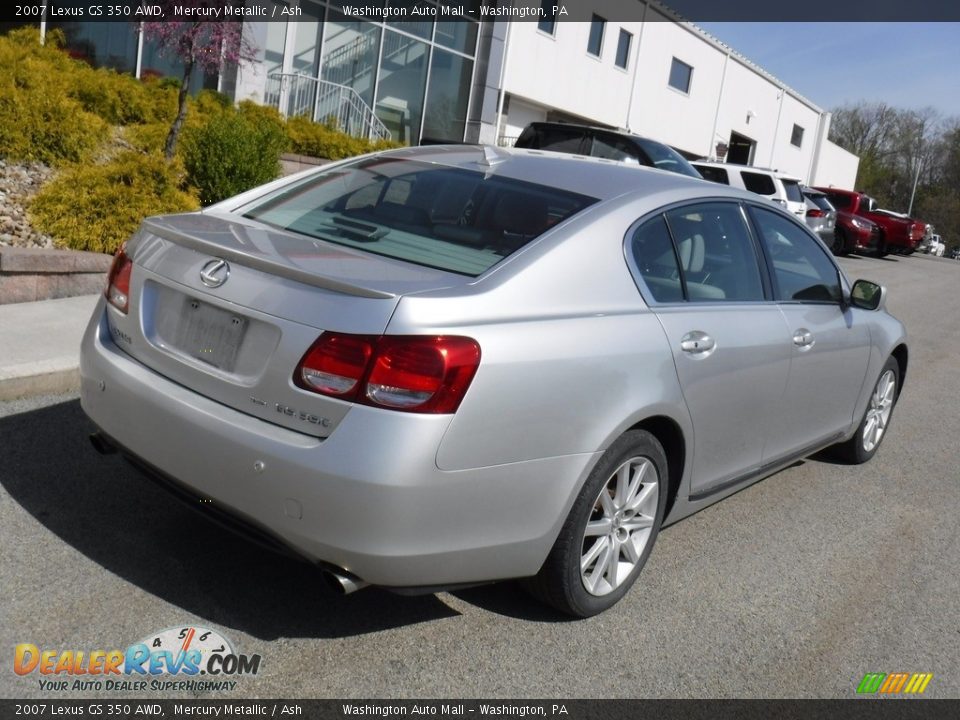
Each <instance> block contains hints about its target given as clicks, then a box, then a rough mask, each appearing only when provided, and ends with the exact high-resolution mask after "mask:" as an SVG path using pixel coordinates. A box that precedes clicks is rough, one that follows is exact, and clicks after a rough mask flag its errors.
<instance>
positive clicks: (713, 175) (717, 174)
mask: <svg viewBox="0 0 960 720" xmlns="http://www.w3.org/2000/svg"><path fill="white" fill-rule="evenodd" d="M694 167H695V168H696V169H697V170H699V171H700V174H701V175H703V178H704V180H709V181H710V182H715V183H720V184H721V185H729V184H730V178H729V177H727V171H726V170H724V169H723V168H718V167H710V166H709V165H694Z"/></svg>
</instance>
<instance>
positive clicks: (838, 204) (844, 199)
mask: <svg viewBox="0 0 960 720" xmlns="http://www.w3.org/2000/svg"><path fill="white" fill-rule="evenodd" d="M827 197H828V198H830V204H831V205H833V206H834V207H835V208H838V209H841V210H842V209H845V208H848V207H850V205H851V202H852V200H851V198H850V196H849V195H841V194H840V193H827Z"/></svg>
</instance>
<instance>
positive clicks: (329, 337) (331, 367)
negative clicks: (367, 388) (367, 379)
mask: <svg viewBox="0 0 960 720" xmlns="http://www.w3.org/2000/svg"><path fill="white" fill-rule="evenodd" d="M372 354H373V344H372V340H371V339H370V338H367V337H364V336H362V335H335V334H333V333H324V334H323V335H321V336H320V339H319V340H317V342H315V343H314V344H313V347H311V348H310V350H309V351H308V352H307V354H306V355H304V357H303V360H301V361H300V367H299V368H297V377H296V378H295V380H298V382H297V384H298V385H299V386H300V387H302V388H304V389H306V390H314V391H315V392H318V393H322V394H324V395H332V396H333V397H345V398H350V399H352V398H353V397H354V396H355V395H356V391H357V387H358V385H359V383H360V380H361V378H363V376H364V374H365V373H366V371H367V365H368V364H369V361H370V356H371V355H372Z"/></svg>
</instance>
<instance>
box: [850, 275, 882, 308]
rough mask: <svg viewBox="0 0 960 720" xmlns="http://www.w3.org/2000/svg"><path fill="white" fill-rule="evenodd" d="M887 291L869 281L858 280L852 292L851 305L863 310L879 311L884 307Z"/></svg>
mask: <svg viewBox="0 0 960 720" xmlns="http://www.w3.org/2000/svg"><path fill="white" fill-rule="evenodd" d="M885 296H886V290H885V289H884V288H883V287H882V286H880V285H877V284H876V283H875V282H870V281H869V280H857V281H856V282H855V283H854V284H853V289H851V290H850V304H851V305H853V307H857V308H860V309H862V310H877V309H879V308H880V307H881V306H882V305H883V301H884V299H885Z"/></svg>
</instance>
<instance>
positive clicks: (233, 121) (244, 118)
mask: <svg viewBox="0 0 960 720" xmlns="http://www.w3.org/2000/svg"><path fill="white" fill-rule="evenodd" d="M285 145H286V137H285V136H284V134H283V128H282V126H281V125H278V124H275V123H273V122H269V121H265V120H262V119H259V118H257V117H253V118H251V117H250V116H249V114H247V113H243V112H240V111H238V110H234V109H233V108H230V109H225V110H223V112H221V113H219V114H217V115H214V116H213V117H210V118H209V119H208V120H207V121H206V123H204V124H203V125H201V126H199V127H189V128H187V129H186V130H185V131H184V137H183V161H184V166H185V167H186V169H187V178H188V179H189V182H190V184H191V185H194V186H196V187H197V189H198V190H199V193H200V202H202V203H203V204H204V205H209V204H211V203H215V202H219V201H220V200H224V199H226V198H228V197H231V196H232V195H236V194H238V193H241V192H243V191H244V190H249V189H250V188H252V187H256V186H257V185H262V184H263V183H265V182H268V181H270V180H273V179H274V178H276V177H277V176H278V175H279V174H280V153H281V152H283V149H284V147H285Z"/></svg>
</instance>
